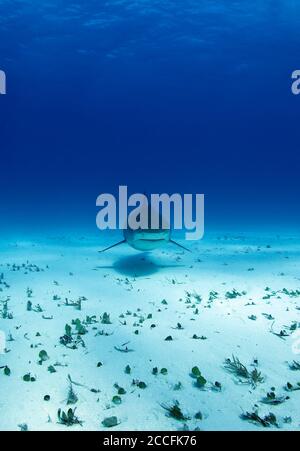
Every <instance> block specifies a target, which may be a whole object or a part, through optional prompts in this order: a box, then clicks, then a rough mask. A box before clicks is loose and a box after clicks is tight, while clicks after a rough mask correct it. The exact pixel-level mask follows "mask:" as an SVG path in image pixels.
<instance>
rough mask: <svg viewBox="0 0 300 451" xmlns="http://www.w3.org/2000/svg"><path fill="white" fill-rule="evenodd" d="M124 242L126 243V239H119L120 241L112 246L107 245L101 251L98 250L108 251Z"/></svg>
mask: <svg viewBox="0 0 300 451" xmlns="http://www.w3.org/2000/svg"><path fill="white" fill-rule="evenodd" d="M123 243H126V240H122V241H119V243H115V244H113V245H112V246H109V247H106V248H105V249H102V250H101V251H98V252H100V253H101V252H105V251H108V250H109V249H112V248H113V247H116V246H119V245H120V244H123Z"/></svg>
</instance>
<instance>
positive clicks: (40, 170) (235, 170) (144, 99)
mask: <svg viewBox="0 0 300 451" xmlns="http://www.w3.org/2000/svg"><path fill="white" fill-rule="evenodd" d="M299 14H300V4H299V2H298V1H292V0H251V1H250V0H249V1H248V0H243V1H228V0H226V1H225V0H223V1H222V0H218V1H217V0H216V1H213V0H201V1H200V0H198V1H196V0H185V1H182V2H179V1H176V0H136V1H129V0H119V1H117V0H111V1H107V2H104V1H93V0H90V1H89V2H83V1H76V0H75V1H73V2H67V1H64V0H52V1H51V2H38V1H34V0H30V1H29V0H26V1H9V0H1V1H0V69H2V70H4V71H5V72H6V75H7V95H6V96H0V126H1V136H0V138H1V140H0V146H1V147H0V149H1V177H0V215H1V216H0V217H1V228H2V229H7V228H11V229H12V228H13V229H16V230H21V231H24V230H32V229H33V228H36V229H41V228H45V229H47V228H51V227H56V228H57V227H58V228H67V229H70V228H73V229H74V228H76V227H77V228H80V227H87V228H89V229H90V230H93V231H95V215H96V208H95V199H96V197H97V195H98V194H100V193H101V192H114V191H116V189H117V187H118V186H119V185H121V184H126V185H128V187H129V189H130V190H131V191H132V192H135V191H137V192H144V191H147V192H149V193H150V192H169V193H172V192H182V193H188V192H192V193H196V192H197V193H204V194H205V195H206V204H205V205H206V230H208V231H209V230H211V229H214V228H218V229H222V228H224V229H225V228H226V227H234V228H237V229H238V228H239V229H241V230H243V229H245V228H249V229H252V228H258V229H260V228H268V227H272V228H273V229H275V230H276V229H278V230H283V229H284V228H291V229H296V228H297V226H298V223H299V195H300V185H299V168H300V156H299V155H300V154H299V143H300V139H299V138H300V128H299V112H300V96H299V97H297V96H293V95H292V94H291V73H292V72H293V71H294V70H295V69H299V68H300V27H299Z"/></svg>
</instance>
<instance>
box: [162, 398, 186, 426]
mask: <svg viewBox="0 0 300 451" xmlns="http://www.w3.org/2000/svg"><path fill="white" fill-rule="evenodd" d="M161 406H162V408H163V409H165V410H166V411H167V412H168V413H167V415H168V416H169V417H171V418H175V420H179V421H187V420H189V419H190V418H189V417H188V416H186V415H184V414H183V413H182V411H181V408H180V406H179V402H178V401H177V400H176V401H174V403H173V404H171V405H169V406H168V405H166V404H161Z"/></svg>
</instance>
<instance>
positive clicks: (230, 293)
mask: <svg viewBox="0 0 300 451" xmlns="http://www.w3.org/2000/svg"><path fill="white" fill-rule="evenodd" d="M245 294H247V293H246V291H241V292H239V291H237V290H236V289H235V288H234V289H233V290H232V291H227V292H226V293H225V298H226V299H236V298H237V297H240V296H243V295H245Z"/></svg>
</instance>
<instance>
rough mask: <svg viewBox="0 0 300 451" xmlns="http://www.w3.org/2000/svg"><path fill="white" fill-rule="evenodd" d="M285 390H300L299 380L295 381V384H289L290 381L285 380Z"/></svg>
mask: <svg viewBox="0 0 300 451" xmlns="http://www.w3.org/2000/svg"><path fill="white" fill-rule="evenodd" d="M284 388H285V390H286V391H297V390H300V382H296V384H295V385H293V384H291V383H290V382H287V384H286V385H285V387H284Z"/></svg>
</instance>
